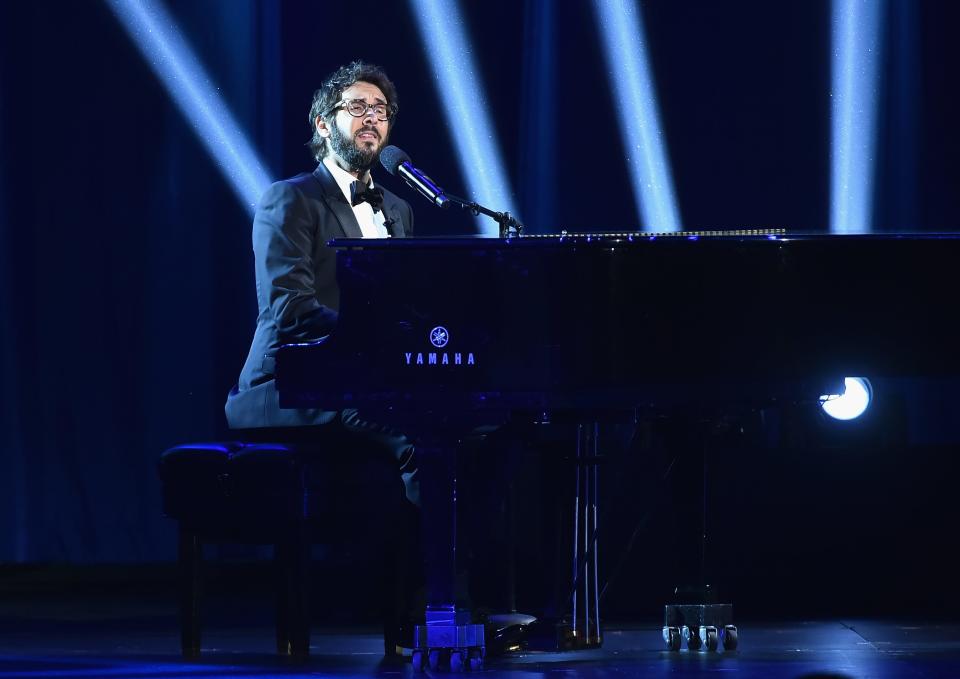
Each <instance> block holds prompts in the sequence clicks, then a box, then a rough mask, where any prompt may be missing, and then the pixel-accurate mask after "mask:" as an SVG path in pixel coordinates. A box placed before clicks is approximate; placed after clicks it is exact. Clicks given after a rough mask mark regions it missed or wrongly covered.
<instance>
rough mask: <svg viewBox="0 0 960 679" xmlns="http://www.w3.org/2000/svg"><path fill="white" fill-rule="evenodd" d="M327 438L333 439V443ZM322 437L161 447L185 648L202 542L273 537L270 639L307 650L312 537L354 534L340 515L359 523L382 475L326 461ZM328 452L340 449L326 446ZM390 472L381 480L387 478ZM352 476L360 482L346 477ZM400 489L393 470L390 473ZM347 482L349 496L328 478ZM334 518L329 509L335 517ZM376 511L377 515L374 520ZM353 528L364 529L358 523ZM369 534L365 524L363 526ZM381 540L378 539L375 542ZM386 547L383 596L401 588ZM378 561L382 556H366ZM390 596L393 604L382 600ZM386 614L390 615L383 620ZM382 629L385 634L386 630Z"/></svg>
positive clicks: (287, 651)
mask: <svg viewBox="0 0 960 679" xmlns="http://www.w3.org/2000/svg"><path fill="white" fill-rule="evenodd" d="M330 443H331V444H332V445H330V446H328V447H339V446H337V445H336V442H330ZM319 447H320V446H319V444H316V443H315V444H313V445H312V446H310V447H306V446H304V445H302V444H288V443H242V442H221V443H190V444H185V445H179V446H175V447H173V448H170V449H169V450H166V451H165V452H164V453H163V454H162V455H161V456H160V462H159V474H160V479H161V484H162V496H163V512H164V514H165V515H166V516H168V517H170V518H172V519H175V520H176V521H177V522H178V525H179V551H178V561H179V570H180V574H179V579H180V582H179V597H180V643H181V650H182V653H183V655H184V656H185V657H188V658H194V657H197V656H198V655H199V654H200V618H201V616H200V608H201V585H202V580H203V577H202V570H203V568H202V566H203V545H204V544H224V543H234V544H252V545H273V547H274V563H275V566H276V569H275V572H276V582H275V586H276V594H277V598H276V601H277V608H276V637H277V639H276V641H277V652H278V653H280V654H282V655H292V656H299V657H306V656H307V655H308V654H309V650H310V632H309V623H310V619H309V611H308V608H309V606H308V594H309V592H308V584H309V571H310V555H311V546H312V545H313V544H314V543H315V542H317V543H320V542H323V543H330V542H337V541H339V539H341V538H343V537H344V535H343V534H344V533H346V534H348V535H350V534H351V531H350V530H349V529H348V528H345V527H344V525H345V524H346V523H347V522H346V521H344V518H345V517H349V518H350V519H351V520H353V521H354V523H356V520H357V519H356V517H358V516H360V517H361V520H362V518H363V515H364V513H365V512H366V513H367V514H371V513H372V511H373V510H371V509H368V507H373V506H375V505H374V503H372V502H370V496H371V495H373V494H376V493H380V494H381V495H382V494H384V486H383V483H378V479H377V478H375V475H374V477H371V475H370V474H369V473H365V474H362V475H361V476H362V478H360V479H359V480H357V479H356V477H357V476H358V475H357V473H356V472H355V471H354V472H352V473H350V472H344V467H343V465H342V464H341V465H338V464H336V463H331V462H330V460H329V459H328V457H329V456H327V457H325V456H324V455H323V454H321V452H319V451H318V448H319ZM329 452H330V453H331V454H332V455H335V454H336V451H329ZM388 474H389V470H388V473H386V474H385V475H384V476H383V478H381V479H380V481H383V482H384V483H386V482H388V481H387V480H386V479H387V478H388ZM351 476H352V477H354V478H353V480H354V481H356V484H355V485H351ZM389 481H391V482H392V483H393V484H396V486H397V487H398V488H399V489H400V490H399V491H398V497H399V495H400V493H402V484H401V483H400V481H399V479H398V478H397V475H396V474H395V473H393V475H392V477H390V478H389ZM333 485H336V486H340V487H343V488H344V489H345V491H346V495H347V497H346V499H344V498H343V497H341V496H342V495H344V493H343V492H338V491H337V490H336V489H334V488H333V487H332V486H333ZM333 517H335V518H333ZM378 519H379V520H382V516H378V517H377V519H371V520H378ZM356 532H363V531H362V530H361V531H356ZM364 534H365V535H366V536H367V537H368V538H369V535H370V534H371V533H370V532H366V533H364ZM377 547H378V548H379V545H377ZM391 554H392V552H387V554H386V558H385V559H382V560H380V561H379V563H383V564H384V566H385V575H386V576H387V577H386V578H385V579H384V582H383V585H384V587H385V592H384V594H385V595H384V600H385V601H389V600H391V599H392V600H394V601H397V600H400V599H402V597H401V596H400V595H398V594H397V592H396V591H393V592H391V591H390V589H389V588H391V587H392V588H394V589H396V588H398V587H399V586H400V585H399V576H398V574H397V572H396V567H397V565H398V564H397V563H396V562H395V561H394V560H393V559H392V558H391ZM372 563H378V561H376V560H375V561H372ZM388 605H389V604H388ZM391 615H392V613H391V612H389V611H388V612H387V613H385V618H386V620H385V628H384V630H385V639H384V643H385V647H386V648H388V650H390V651H392V650H393V646H394V644H393V643H392V634H391V632H390V630H392V620H391V619H390V618H391ZM388 623H389V624H388ZM388 636H389V637H391V638H390V639H388Z"/></svg>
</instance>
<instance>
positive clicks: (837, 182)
mask: <svg viewBox="0 0 960 679" xmlns="http://www.w3.org/2000/svg"><path fill="white" fill-rule="evenodd" d="M883 4H884V3H883V0H833V10H832V12H833V32H832V42H833V63H832V74H831V85H832V88H831V92H830V96H831V109H832V110H831V115H832V126H831V151H832V153H831V155H832V158H831V178H830V231H832V232H833V233H867V232H869V231H870V230H871V227H872V222H873V181H874V161H875V157H874V153H875V147H876V127H877V125H876V120H877V102H878V100H879V94H878V90H879V65H880V60H881V51H882V48H883V41H882V39H881V36H882V21H883Z"/></svg>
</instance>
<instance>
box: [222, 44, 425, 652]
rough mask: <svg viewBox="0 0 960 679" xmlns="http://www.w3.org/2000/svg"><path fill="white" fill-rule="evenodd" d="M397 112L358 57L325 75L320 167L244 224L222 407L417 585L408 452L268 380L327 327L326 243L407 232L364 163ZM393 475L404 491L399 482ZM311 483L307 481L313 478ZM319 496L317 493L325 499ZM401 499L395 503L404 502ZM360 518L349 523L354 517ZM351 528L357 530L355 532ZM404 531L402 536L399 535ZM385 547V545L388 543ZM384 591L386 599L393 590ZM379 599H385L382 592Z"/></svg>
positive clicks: (388, 639) (283, 188) (399, 440)
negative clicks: (245, 301)
mask: <svg viewBox="0 0 960 679" xmlns="http://www.w3.org/2000/svg"><path fill="white" fill-rule="evenodd" d="M396 114H397V92H396V88H395V87H394V85H393V83H392V82H391V81H390V79H389V78H388V77H387V75H386V74H385V73H384V72H383V71H382V70H381V69H380V68H378V67H376V66H373V65H371V64H366V63H363V62H360V61H355V62H352V63H350V64H348V65H346V66H342V67H341V68H339V69H338V70H337V71H335V72H334V73H333V74H331V75H330V76H329V77H328V78H327V79H326V80H325V81H324V82H323V84H322V85H321V87H320V89H318V90H317V91H316V92H315V93H314V96H313V102H312V104H311V106H310V114H309V121H310V128H311V130H312V138H311V140H310V141H309V142H308V144H307V145H308V146H309V148H310V150H311V153H312V154H313V156H314V158H315V159H316V160H317V161H318V163H319V164H318V165H317V168H316V169H315V170H314V171H313V172H311V173H303V174H300V175H297V176H296V177H293V178H291V179H286V180H283V181H279V182H276V183H275V184H273V185H272V186H270V187H269V188H268V189H267V190H266V192H265V193H264V194H263V197H262V198H261V199H260V202H259V203H258V205H257V211H256V214H255V216H254V219H253V251H254V262H255V272H256V285H257V304H258V309H259V313H258V317H257V327H256V331H255V333H254V336H253V342H252V344H251V346H250V351H249V353H248V355H247V359H246V362H245V363H244V366H243V370H242V371H241V373H240V379H239V381H238V383H237V385H236V386H235V387H234V388H233V389H232V390H231V392H230V394H229V396H228V397H227V402H226V406H225V411H226V415H227V422H228V424H229V426H230V428H231V429H242V430H244V431H243V433H242V434H240V436H241V437H242V438H243V439H244V440H248V441H258V440H259V441H282V442H292V443H296V444H298V445H300V446H301V447H303V448H304V449H305V450H306V451H309V454H310V455H311V458H310V460H311V461H310V465H309V469H308V474H307V477H309V478H310V479H317V480H318V482H319V483H321V484H326V485H324V486H323V487H324V489H325V491H326V489H329V490H330V492H331V493H332V494H335V495H337V498H339V499H337V500H336V502H338V503H345V504H341V505H340V507H339V511H340V512H341V514H346V515H348V516H344V517H343V519H344V520H347V519H349V520H352V521H353V522H354V523H357V522H359V523H361V524H362V523H363V522H364V521H366V522H367V523H368V524H369V527H370V528H372V529H374V530H379V531H380V533H381V535H382V536H383V537H384V539H385V543H386V546H387V549H388V550H392V552H393V555H392V556H389V555H388V558H391V559H393V560H394V566H395V567H396V568H398V569H400V570H399V571H398V572H396V573H391V577H394V576H395V577H400V578H401V579H402V578H403V577H404V576H403V572H406V577H407V578H417V577H418V575H417V573H416V570H417V567H416V565H414V564H412V562H411V559H413V558H414V555H415V553H416V547H415V543H414V544H407V543H408V542H410V541H411V538H410V537H409V534H410V533H412V534H413V535H414V537H413V538H412V540H415V539H416V538H415V535H416V524H417V520H416V516H415V515H414V514H413V513H412V512H411V511H410V510H411V505H416V506H418V505H419V483H418V479H417V473H416V464H415V460H414V451H413V445H412V444H411V443H410V442H409V441H408V440H407V439H406V437H404V436H403V435H401V434H398V433H397V432H394V431H391V430H389V429H387V428H385V427H381V426H378V425H376V424H373V423H369V422H365V421H363V420H362V419H361V418H360V417H359V415H358V413H357V411H355V410H344V411H340V412H330V411H323V410H319V409H284V408H280V405H279V397H278V393H277V388H276V382H275V380H274V363H275V357H276V353H277V348H278V347H279V346H280V345H282V344H288V343H292V342H305V341H310V340H316V339H319V338H321V337H324V336H325V335H328V334H330V332H331V331H333V329H334V328H335V326H336V323H337V315H338V309H339V289H338V287H337V280H336V254H335V251H334V250H333V249H332V248H330V247H329V246H328V245H327V243H328V242H329V241H330V240H332V239H334V238H388V237H393V238H403V237H405V236H408V235H410V234H411V233H412V231H413V213H412V211H411V209H410V205H409V204H408V203H406V202H405V201H403V200H401V199H400V198H398V197H397V196H395V195H394V194H393V193H391V192H390V191H387V190H385V189H382V188H381V187H378V186H375V185H374V184H373V181H372V179H371V176H370V168H371V167H372V166H373V165H374V163H375V162H376V161H377V159H378V158H379V155H380V152H381V150H383V148H384V147H385V146H386V144H387V140H388V139H389V136H390V131H391V130H392V128H393V124H394V121H395V119H396ZM401 480H402V482H403V483H402V485H401V484H400V481H401ZM311 482H312V481H311ZM325 491H324V492H325ZM404 495H405V497H406V502H403V497H404ZM361 514H362V515H363V516H359V515H361ZM358 530H361V531H362V530H363V528H360V529H358ZM399 536H402V540H401V541H400V542H399V543H398V542H397V540H398V539H400V538H399ZM391 545H392V547H391ZM412 586H414V585H411V584H410V583H407V585H406V587H405V588H404V589H405V590H407V591H404V592H400V593H399V596H400V597H401V598H400V599H398V600H396V601H394V602H392V603H391V602H389V601H386V600H385V603H386V604H387V606H388V609H390V608H392V609H393V610H392V611H390V610H388V611H387V615H386V617H385V624H386V627H385V637H384V641H385V644H386V650H387V652H388V654H389V653H392V652H393V651H394V649H395V642H397V641H398V639H397V636H396V635H397V634H398V631H399V630H398V627H397V624H398V623H402V622H403V621H404V617H405V614H406V613H405V611H406V610H407V609H408V608H409V606H410V604H409V603H406V602H405V601H404V599H405V598H407V597H409V590H410V589H411V587H412ZM393 594H396V592H394V593H393ZM385 596H386V597H387V598H389V597H390V596H392V594H391V593H390V591H389V590H388V591H387V592H386V593H385Z"/></svg>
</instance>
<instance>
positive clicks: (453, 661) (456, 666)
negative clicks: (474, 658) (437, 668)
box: [450, 649, 463, 672]
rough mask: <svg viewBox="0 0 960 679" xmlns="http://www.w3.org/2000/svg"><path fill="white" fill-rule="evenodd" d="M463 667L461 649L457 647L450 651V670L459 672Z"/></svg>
mask: <svg viewBox="0 0 960 679" xmlns="http://www.w3.org/2000/svg"><path fill="white" fill-rule="evenodd" d="M462 669H463V651H462V650H460V649H457V650H455V651H451V652H450V671H451V672H460V671H461V670H462Z"/></svg>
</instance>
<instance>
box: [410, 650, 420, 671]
mask: <svg viewBox="0 0 960 679" xmlns="http://www.w3.org/2000/svg"><path fill="white" fill-rule="evenodd" d="M410 664H412V665H413V671H414V672H422V671H423V651H414V652H413V653H411V654H410Z"/></svg>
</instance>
